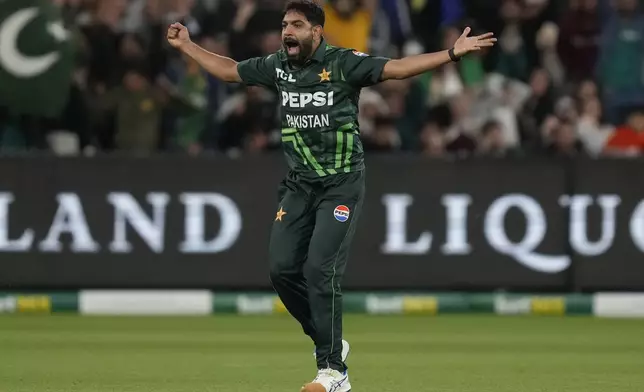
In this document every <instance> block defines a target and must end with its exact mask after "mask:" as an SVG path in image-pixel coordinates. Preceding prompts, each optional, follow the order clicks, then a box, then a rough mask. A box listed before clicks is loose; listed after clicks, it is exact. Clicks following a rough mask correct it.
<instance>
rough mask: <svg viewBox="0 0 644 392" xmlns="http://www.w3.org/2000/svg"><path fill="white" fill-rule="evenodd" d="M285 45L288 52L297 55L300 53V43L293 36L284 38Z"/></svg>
mask: <svg viewBox="0 0 644 392" xmlns="http://www.w3.org/2000/svg"><path fill="white" fill-rule="evenodd" d="M284 47H285V48H286V53H288V54H289V55H290V56H295V55H297V54H299V53H300V43H299V42H297V40H295V39H293V38H286V39H284Z"/></svg>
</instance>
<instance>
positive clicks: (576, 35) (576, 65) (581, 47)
mask: <svg viewBox="0 0 644 392" xmlns="http://www.w3.org/2000/svg"><path fill="white" fill-rule="evenodd" d="M600 38H601V25H600V20H599V12H598V0H577V1H571V2H570V10H568V11H567V12H566V14H565V15H564V16H563V18H562V20H561V22H560V33H559V39H558V45H557V50H558V53H559V56H560V58H561V61H562V62H563V65H564V67H565V68H566V70H567V72H566V77H567V78H568V80H569V81H571V82H579V81H581V80H584V79H588V78H590V77H592V76H593V74H594V70H595V64H596V63H597V54H598V50H599V42H600Z"/></svg>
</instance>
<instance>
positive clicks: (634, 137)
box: [604, 110, 644, 157]
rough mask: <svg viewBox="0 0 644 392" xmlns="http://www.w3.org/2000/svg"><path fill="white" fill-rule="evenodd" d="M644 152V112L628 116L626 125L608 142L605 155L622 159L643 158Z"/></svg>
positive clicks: (618, 129) (616, 130)
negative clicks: (643, 153)
mask: <svg viewBox="0 0 644 392" xmlns="http://www.w3.org/2000/svg"><path fill="white" fill-rule="evenodd" d="M643 150H644V110H637V111H635V112H633V113H631V114H630V115H629V116H628V119H627V121H626V123H625V124H624V125H622V126H620V127H618V128H617V129H615V131H614V132H613V134H612V135H611V136H610V137H609V138H608V140H607V142H606V147H605V148H604V154H606V155H610V156H620V157H635V156H641V155H642V151H643Z"/></svg>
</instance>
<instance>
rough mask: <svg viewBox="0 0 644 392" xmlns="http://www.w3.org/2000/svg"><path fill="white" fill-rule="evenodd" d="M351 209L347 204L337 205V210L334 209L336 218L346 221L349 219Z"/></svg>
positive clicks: (339, 220)
mask: <svg viewBox="0 0 644 392" xmlns="http://www.w3.org/2000/svg"><path fill="white" fill-rule="evenodd" d="M350 213H351V211H350V210H349V207H347V206H345V205H339V206H337V207H335V210H333V216H334V217H335V220H337V221H338V222H346V221H348V220H349V214H350Z"/></svg>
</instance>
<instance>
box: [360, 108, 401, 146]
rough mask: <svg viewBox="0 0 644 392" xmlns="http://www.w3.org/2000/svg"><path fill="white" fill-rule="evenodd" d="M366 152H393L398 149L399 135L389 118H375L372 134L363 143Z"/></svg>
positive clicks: (393, 121) (393, 122) (391, 119)
mask: <svg viewBox="0 0 644 392" xmlns="http://www.w3.org/2000/svg"><path fill="white" fill-rule="evenodd" d="M363 143H364V148H365V150H366V151H377V152H385V151H395V150H398V149H399V148H400V135H399V134H398V131H397V130H396V122H395V120H394V119H393V118H391V117H383V116H380V117H377V118H376V120H375V129H374V132H373V134H372V135H371V136H370V137H369V138H366V140H364V141H363Z"/></svg>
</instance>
